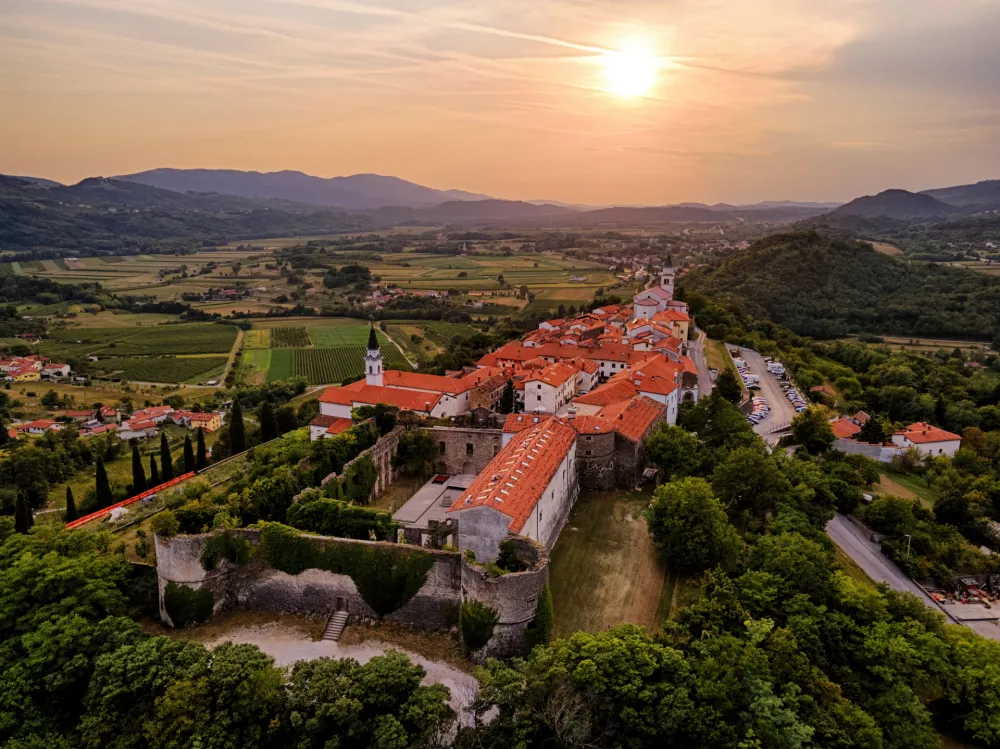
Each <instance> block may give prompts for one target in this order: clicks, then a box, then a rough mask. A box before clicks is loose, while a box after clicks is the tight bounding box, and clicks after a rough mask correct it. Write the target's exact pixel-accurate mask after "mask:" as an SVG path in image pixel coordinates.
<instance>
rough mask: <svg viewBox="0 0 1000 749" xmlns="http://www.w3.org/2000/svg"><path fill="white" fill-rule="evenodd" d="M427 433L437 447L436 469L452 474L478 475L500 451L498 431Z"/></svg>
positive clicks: (438, 429) (453, 429) (435, 429)
mask: <svg viewBox="0 0 1000 749" xmlns="http://www.w3.org/2000/svg"><path fill="white" fill-rule="evenodd" d="M427 431H428V432H430V434H431V436H432V437H433V438H434V441H435V442H436V443H437V444H438V446H439V453H438V467H439V469H441V471H442V473H447V474H451V475H454V474H457V473H468V474H474V475H478V474H479V473H481V472H482V471H483V469H484V468H486V466H487V465H488V464H489V462H490V461H491V460H493V458H494V457H496V454H497V453H498V452H500V447H501V445H500V441H501V437H502V435H503V431H502V430H500V429H465V428H462V427H431V428H430V429H428V430H427ZM442 445H443V449H441V446H442Z"/></svg>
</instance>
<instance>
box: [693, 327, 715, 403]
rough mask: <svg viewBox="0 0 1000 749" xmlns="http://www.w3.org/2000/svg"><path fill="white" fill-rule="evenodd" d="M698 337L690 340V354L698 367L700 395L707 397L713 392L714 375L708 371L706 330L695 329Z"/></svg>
mask: <svg viewBox="0 0 1000 749" xmlns="http://www.w3.org/2000/svg"><path fill="white" fill-rule="evenodd" d="M695 332H696V333H697V337H696V338H694V339H693V340H691V341H689V342H688V356H689V357H690V358H691V361H693V362H694V366H695V367H696V368H697V369H698V397H699V398H705V397H707V396H708V394H709V393H711V392H712V387H713V385H712V377H711V376H710V375H709V373H708V362H707V361H705V342H706V341H707V340H708V336H707V335H705V331H703V330H698V329H697V328H696V329H695Z"/></svg>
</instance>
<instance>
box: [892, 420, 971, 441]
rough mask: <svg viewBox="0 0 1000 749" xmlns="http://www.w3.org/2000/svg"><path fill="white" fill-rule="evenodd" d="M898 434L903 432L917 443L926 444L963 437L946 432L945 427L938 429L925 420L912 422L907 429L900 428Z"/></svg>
mask: <svg viewBox="0 0 1000 749" xmlns="http://www.w3.org/2000/svg"><path fill="white" fill-rule="evenodd" d="M896 434H902V435H903V436H904V437H906V438H907V439H908V440H910V442H912V443H914V444H915V445H925V444H927V443H929V442H953V441H954V440H961V439H962V437H961V435H958V434H954V433H953V432H946V431H945V430H944V429H938V428H937V427H935V426H931V425H930V424H927V423H925V422H923V421H918V422H916V423H915V424H910V426H908V427H906V429H903V430H900V431H898V432H896Z"/></svg>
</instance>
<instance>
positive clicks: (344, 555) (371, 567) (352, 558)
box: [259, 523, 434, 616]
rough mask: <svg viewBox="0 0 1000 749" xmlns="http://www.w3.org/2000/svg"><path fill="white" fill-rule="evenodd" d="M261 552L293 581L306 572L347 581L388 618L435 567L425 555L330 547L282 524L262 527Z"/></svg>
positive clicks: (353, 546)
mask: <svg viewBox="0 0 1000 749" xmlns="http://www.w3.org/2000/svg"><path fill="white" fill-rule="evenodd" d="M259 527H260V528H261V534H260V547H259V552H260V553H261V554H263V555H264V557H263V558H264V560H265V561H266V562H267V564H268V565H269V566H270V567H272V568H274V569H276V570H279V571H281V572H286V573H288V574H289V575H298V574H299V573H301V572H304V571H305V570H308V569H318V570H326V571H327V572H333V573H335V574H338V575H347V576H348V577H350V578H351V579H352V580H353V581H354V584H355V586H357V589H358V593H359V594H360V595H361V598H362V599H364V602H365V603H367V604H368V605H369V606H371V608H372V610H373V611H374V612H375V613H376V614H378V615H379V616H386V615H388V614H391V613H392V612H393V611H397V610H398V609H401V608H402V607H403V606H405V605H406V604H407V603H409V602H410V599H412V598H413V596H415V595H416V593H417V591H418V590H420V588H421V587H422V586H423V584H424V583H425V582H426V580H427V573H428V571H430V568H431V567H432V566H433V565H434V557H433V555H432V554H430V553H428V552H426V551H423V550H422V549H409V548H405V547H392V546H369V545H366V544H350V543H327V544H319V543H317V542H316V541H315V539H310V538H306V537H304V536H302V535H301V534H300V533H299V532H298V531H297V530H295V529H294V528H290V527H288V526H287V525H282V524H280V523H260V524H259Z"/></svg>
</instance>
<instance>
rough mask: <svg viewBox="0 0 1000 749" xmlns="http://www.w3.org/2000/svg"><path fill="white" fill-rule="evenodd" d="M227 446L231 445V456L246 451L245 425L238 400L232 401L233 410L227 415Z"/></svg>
mask: <svg viewBox="0 0 1000 749" xmlns="http://www.w3.org/2000/svg"><path fill="white" fill-rule="evenodd" d="M198 428H199V429H201V427H198ZM229 444H230V445H232V452H231V453H230V454H231V455H239V454H240V453H241V452H243V451H244V450H246V449H247V433H246V425H245V424H244V423H243V409H242V408H241V407H240V399H239V398H234V399H233V410H232V413H231V414H230V415H229Z"/></svg>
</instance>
